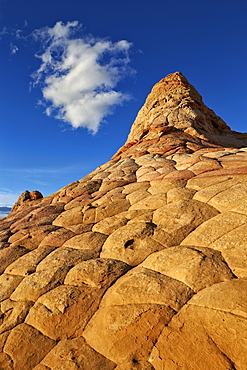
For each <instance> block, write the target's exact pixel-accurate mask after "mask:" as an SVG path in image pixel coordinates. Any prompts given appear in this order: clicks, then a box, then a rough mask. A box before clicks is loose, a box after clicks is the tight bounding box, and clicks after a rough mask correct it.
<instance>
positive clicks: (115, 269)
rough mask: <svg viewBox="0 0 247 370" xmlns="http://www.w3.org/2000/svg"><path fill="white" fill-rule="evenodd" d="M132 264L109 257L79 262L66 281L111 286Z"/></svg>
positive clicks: (96, 286)
mask: <svg viewBox="0 0 247 370" xmlns="http://www.w3.org/2000/svg"><path fill="white" fill-rule="evenodd" d="M129 269H130V266H129V265H127V264H126V263H124V262H122V261H118V260H113V259H109V258H97V259H91V260H88V261H84V262H81V263H78V264H77V265H76V266H75V267H73V268H72V269H71V270H70V271H69V272H68V274H67V276H66V278H65V281H64V283H65V284H68V285H74V286H83V285H84V284H86V285H88V286H90V287H93V288H104V287H108V286H110V285H111V284H112V283H113V282H114V281H115V280H116V279H117V278H119V277H120V276H121V275H123V274H124V273H126V272H127V271H128V270H129Z"/></svg>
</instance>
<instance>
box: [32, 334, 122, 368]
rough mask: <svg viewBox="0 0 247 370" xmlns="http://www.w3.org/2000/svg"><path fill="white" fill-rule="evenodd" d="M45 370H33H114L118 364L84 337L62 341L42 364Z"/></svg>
mask: <svg viewBox="0 0 247 370" xmlns="http://www.w3.org/2000/svg"><path fill="white" fill-rule="evenodd" d="M41 364H42V366H45V367H44V368H42V367H41V368H39V367H38V366H36V367H35V368H34V369H33V370H45V369H54V370H55V369H71V370H77V369H78V368H79V369H83V370H92V369H95V370H96V369H100V370H113V369H115V366H116V364H115V363H114V362H112V361H110V360H108V359H106V358H105V357H104V356H102V355H100V354H99V353H97V352H96V351H94V350H93V349H92V348H91V347H90V346H88V345H87V343H86V342H85V340H84V339H83V338H82V337H78V338H74V339H68V340H62V341H60V342H59V343H58V344H57V345H56V346H55V347H54V348H53V349H52V350H51V351H50V353H49V354H48V355H47V356H46V357H45V358H44V359H43V360H42V362H41Z"/></svg>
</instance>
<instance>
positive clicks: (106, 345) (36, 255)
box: [0, 72, 247, 370]
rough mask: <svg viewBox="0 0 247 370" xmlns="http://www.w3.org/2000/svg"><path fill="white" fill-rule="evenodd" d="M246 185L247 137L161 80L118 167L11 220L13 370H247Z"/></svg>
mask: <svg viewBox="0 0 247 370" xmlns="http://www.w3.org/2000/svg"><path fill="white" fill-rule="evenodd" d="M246 180H247V137H246V135H245V134H239V133H236V132H232V131H231V130H230V128H229V127H228V126H227V125H226V124H225V123H224V122H223V121H222V120H221V119H220V118H219V117H217V116H216V115H215V114H214V112H213V111H212V110H210V109H209V108H207V107H206V106H205V105H204V104H203V102H202V99H201V96H200V95H199V94H198V92H197V91H196V90H195V89H194V87H192V86H191V85H190V84H189V83H188V81H187V80H186V79H185V77H184V76H182V74H181V73H178V72H177V73H174V74H171V75H168V76H167V77H166V78H165V79H163V80H161V81H160V82H159V83H158V84H156V85H155V86H154V88H153V90H152V92H151V94H150V95H149V96H148V98H147V101H146V103H145V105H144V107H143V108H142V109H141V111H140V112H139V114H138V116H137V119H136V121H135V123H134V124H133V127H132V129H131V132H130V135H129V137H128V140H127V142H126V144H125V145H124V146H123V147H122V148H121V149H120V150H119V151H118V152H117V153H116V154H115V155H114V156H113V158H112V159H111V160H110V161H109V162H107V163H106V164H103V165H101V166H99V167H98V168H97V169H96V170H95V171H93V172H92V173H90V174H89V175H87V176H86V177H84V178H83V179H81V180H78V181H75V182H74V183H72V184H69V185H68V186H65V187H64V188H63V189H61V190H59V191H57V192H56V193H55V194H53V195H51V196H49V197H46V198H41V197H36V198H34V199H30V198H28V199H24V198H23V197H22V198H23V199H21V200H20V201H19V202H18V204H16V206H15V207H14V209H13V211H12V213H11V214H10V215H9V216H8V217H6V218H5V219H3V220H1V222H0V268H1V276H0V310H1V318H0V349H1V353H0V369H4V370H32V369H33V370H58V369H59V370H60V369H61V370H74V369H83V370H112V369H116V370H134V369H136V370H152V369H155V370H177V369H186V370H187V369H188V370H190V369H191V370H194V369H197V370H205V369H215V370H229V369H232V370H233V369H237V370H245V369H246V358H247V347H246V341H247V335H246V325H247V303H246V295H247V279H246V278H247V254H246V251H247V249H246V248H247V245H246V235H247V200H246V198H247V197H246V194H247V185H246ZM17 343H18V345H17Z"/></svg>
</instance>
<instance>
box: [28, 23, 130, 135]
mask: <svg viewBox="0 0 247 370" xmlns="http://www.w3.org/2000/svg"><path fill="white" fill-rule="evenodd" d="M80 30H81V25H80V24H79V23H78V22H77V21H74V22H68V23H67V24H63V23H62V22H57V23H56V24H55V26H54V27H52V28H49V27H45V28H42V29H38V30H35V31H34V32H33V37H34V39H35V40H36V41H41V42H42V46H43V51H42V53H41V54H40V55H36V56H37V57H38V58H40V60H41V64H40V67H39V69H38V70H37V71H36V72H35V73H34V74H33V78H34V84H33V85H34V86H35V85H41V88H42V94H43V99H44V103H45V105H46V111H45V112H46V114H47V115H48V116H49V115H53V116H55V117H56V118H57V119H61V120H63V121H65V122H67V123H69V124H71V125H72V126H73V127H74V128H78V127H85V128H87V129H88V130H89V131H91V132H92V133H96V132H97V131H98V129H99V126H100V123H101V122H102V121H103V120H104V118H105V117H106V116H107V115H109V114H111V113H112V108H113V107H114V106H115V105H118V104H121V103H122V102H123V101H124V100H127V99H129V96H128V95H127V94H124V93H122V92H120V91H116V86H117V83H118V82H119V81H120V80H121V79H122V78H123V77H124V76H125V75H126V74H128V73H131V72H133V70H131V68H130V67H129V66H128V64H129V62H130V59H129V56H128V51H129V49H130V47H131V43H129V42H128V41H126V40H121V41H118V42H112V41H109V40H106V39H98V38H94V37H93V36H84V37H81V36H80V37H77V34H78V32H80Z"/></svg>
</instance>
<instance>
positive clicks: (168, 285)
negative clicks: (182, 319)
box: [101, 267, 193, 311]
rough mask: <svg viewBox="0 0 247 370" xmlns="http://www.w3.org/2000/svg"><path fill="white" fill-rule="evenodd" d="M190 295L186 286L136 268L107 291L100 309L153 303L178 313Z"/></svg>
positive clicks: (191, 293)
mask: <svg viewBox="0 0 247 370" xmlns="http://www.w3.org/2000/svg"><path fill="white" fill-rule="evenodd" d="M192 295H193V291H192V290H191V289H190V288H189V287H188V286H187V285H186V284H184V283H182V282H180V281H178V280H175V279H172V278H170V277H168V276H165V275H163V274H160V273H159V272H156V271H153V270H150V269H146V268H143V267H136V268H134V269H133V270H131V271H130V272H128V273H127V274H125V275H124V276H123V277H121V278H120V279H118V281H117V282H116V283H115V284H114V285H113V286H112V287H111V288H110V289H108V291H107V293H106V294H105V296H104V297H103V299H102V301H101V307H104V306H116V305H128V304H144V303H155V304H160V305H166V306H168V307H171V308H172V309H173V310H174V311H179V310H180V308H181V307H182V306H183V305H184V304H185V303H186V302H187V301H188V300H189V299H190V298H191V297H192Z"/></svg>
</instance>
